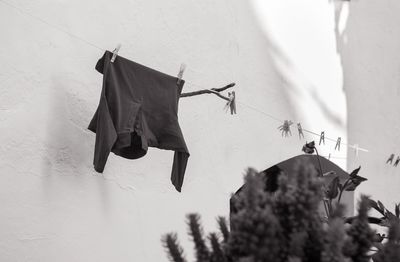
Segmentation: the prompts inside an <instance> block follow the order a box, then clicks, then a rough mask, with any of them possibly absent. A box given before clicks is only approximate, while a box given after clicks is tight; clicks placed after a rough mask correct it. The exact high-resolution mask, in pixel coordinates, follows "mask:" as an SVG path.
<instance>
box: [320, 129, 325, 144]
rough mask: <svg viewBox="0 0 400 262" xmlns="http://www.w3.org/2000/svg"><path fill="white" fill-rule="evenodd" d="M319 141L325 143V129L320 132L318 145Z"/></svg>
mask: <svg viewBox="0 0 400 262" xmlns="http://www.w3.org/2000/svg"><path fill="white" fill-rule="evenodd" d="M321 142H324V145H325V131H322V132H321V135H320V138H319V145H321Z"/></svg>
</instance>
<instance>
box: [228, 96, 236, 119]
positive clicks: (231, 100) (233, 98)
mask: <svg viewBox="0 0 400 262" xmlns="http://www.w3.org/2000/svg"><path fill="white" fill-rule="evenodd" d="M228 97H229V102H228V103H229V108H230V109H231V115H233V114H236V94H235V91H232V92H231V93H228Z"/></svg>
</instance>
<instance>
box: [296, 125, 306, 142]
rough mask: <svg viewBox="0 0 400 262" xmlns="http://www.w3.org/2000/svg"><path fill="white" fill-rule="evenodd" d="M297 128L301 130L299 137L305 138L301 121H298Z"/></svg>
mask: <svg viewBox="0 0 400 262" xmlns="http://www.w3.org/2000/svg"><path fill="white" fill-rule="evenodd" d="M297 130H298V131H299V139H301V137H303V138H304V134H303V128H302V127H301V124H300V123H297Z"/></svg>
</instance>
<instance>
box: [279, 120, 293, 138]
mask: <svg viewBox="0 0 400 262" xmlns="http://www.w3.org/2000/svg"><path fill="white" fill-rule="evenodd" d="M292 124H293V122H292V121H291V120H285V121H283V124H282V125H280V126H279V127H278V129H279V130H280V131H281V132H282V136H283V135H285V137H287V136H289V135H292V131H290V126H291V125H292Z"/></svg>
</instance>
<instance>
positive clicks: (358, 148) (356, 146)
mask: <svg viewBox="0 0 400 262" xmlns="http://www.w3.org/2000/svg"><path fill="white" fill-rule="evenodd" d="M353 148H354V153H355V154H356V157H357V156H358V153H359V152H360V146H359V145H358V144H354V146H353Z"/></svg>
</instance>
